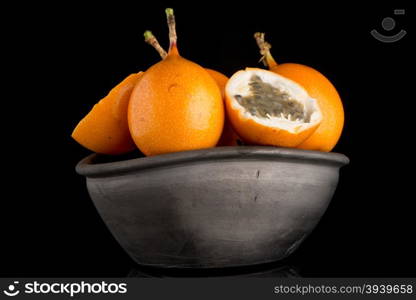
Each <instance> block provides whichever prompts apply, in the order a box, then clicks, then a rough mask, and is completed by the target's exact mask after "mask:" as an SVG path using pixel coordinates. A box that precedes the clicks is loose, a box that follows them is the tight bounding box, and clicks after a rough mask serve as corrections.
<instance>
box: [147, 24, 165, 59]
mask: <svg viewBox="0 0 416 300" xmlns="http://www.w3.org/2000/svg"><path fill="white" fill-rule="evenodd" d="M144 40H145V42H146V43H148V44H149V45H150V46H152V47H153V48H155V49H156V51H157V52H158V53H159V55H160V57H161V58H162V59H164V58H165V57H166V56H167V55H168V54H167V53H166V51H165V49H163V48H162V46H160V44H159V41H158V40H157V39H156V37H155V36H154V35H153V33H152V32H151V31H150V30H146V31H145V32H144Z"/></svg>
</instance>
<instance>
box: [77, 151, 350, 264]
mask: <svg viewBox="0 0 416 300" xmlns="http://www.w3.org/2000/svg"><path fill="white" fill-rule="evenodd" d="M100 160H101V158H100V156H99V155H96V154H93V155H90V156H88V157H86V158H85V159H83V160H82V161H80V162H79V163H78V165H77V167H76V170H77V172H78V173H79V174H81V175H84V176H85V177H86V178H87V187H88V191H89V194H90V196H91V198H92V200H93V201H94V203H95V206H96V207H97V210H98V212H99V213H100V215H101V217H102V218H103V220H104V222H105V223H106V224H107V226H108V228H109V229H110V231H111V232H112V234H113V235H114V237H115V238H116V239H117V240H118V242H119V243H120V245H121V246H122V247H123V248H124V249H125V250H126V251H127V253H128V254H129V255H130V256H131V257H132V258H133V259H134V260H135V261H136V262H137V263H139V264H144V265H152V266H159V267H182V268H183V267H197V268H221V267H231V266H247V265H253V264H261V263H267V262H271V261H277V260H280V259H283V258H285V257H286V256H288V255H289V254H290V253H292V252H293V251H294V250H295V249H296V248H297V247H298V246H299V245H300V243H301V242H302V241H303V239H304V238H305V237H306V236H307V235H308V234H309V233H310V232H311V231H312V230H313V229H314V227H315V226H316V225H317V223H318V221H319V219H320V218H321V217H322V215H323V214H324V212H325V210H326V208H327V206H328V204H329V202H330V200H331V198H332V195H333V194H334V191H335V189H336V186H337V183H338V174H339V169H340V167H341V166H343V165H345V164H347V163H348V158H347V157H346V156H344V155H342V154H337V153H324V152H316V151H305V150H297V149H286V148H275V147H254V146H247V147H220V148H212V149H205V150H197V151H186V152H179V153H172V154H165V155H159V156H153V157H142V158H136V159H129V160H124V161H118V162H106V163H102V162H100Z"/></svg>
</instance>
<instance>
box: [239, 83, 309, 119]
mask: <svg viewBox="0 0 416 300" xmlns="http://www.w3.org/2000/svg"><path fill="white" fill-rule="evenodd" d="M249 86H250V92H251V95H249V96H244V97H243V96H241V95H235V96H234V97H235V99H236V100H237V101H238V103H239V104H240V105H241V106H243V107H244V108H245V109H246V110H247V111H248V112H249V113H250V114H251V115H252V116H255V117H260V118H267V119H269V118H270V117H279V118H284V119H287V120H289V121H297V122H303V123H309V122H310V116H308V115H307V114H305V111H304V109H303V106H302V104H300V103H299V102H298V101H297V100H295V99H293V98H292V97H291V96H290V95H289V94H288V93H286V92H284V91H281V90H280V89H278V88H276V87H274V86H272V85H271V84H269V83H266V82H263V81H262V80H261V78H260V77H259V76H257V75H253V76H251V78H250V82H249Z"/></svg>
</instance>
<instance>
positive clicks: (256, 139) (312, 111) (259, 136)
mask: <svg viewBox="0 0 416 300" xmlns="http://www.w3.org/2000/svg"><path fill="white" fill-rule="evenodd" d="M225 94H226V101H225V103H226V109H227V113H228V117H229V119H230V121H231V124H232V126H233V128H234V129H235V131H236V132H237V134H238V135H239V136H240V137H241V138H242V139H243V140H244V141H245V142H247V143H249V144H258V145H272V146H281V147H296V146H297V145H299V144H300V143H302V142H303V141H304V140H306V139H307V138H308V137H309V136H310V135H311V134H312V133H313V132H314V131H315V130H316V129H317V128H318V126H319V124H320V123H321V120H322V113H321V110H320V108H319V106H318V103H317V101H316V100H315V99H314V98H312V97H310V96H309V95H308V93H307V92H306V90H305V89H304V88H303V87H302V86H300V85H299V84H297V83H296V82H294V81H292V80H290V79H288V78H286V77H283V76H281V75H278V74H276V73H273V72H270V71H266V70H263V69H256V68H247V69H245V70H242V71H238V72H237V73H235V74H234V75H233V76H232V77H231V78H230V80H229V81H228V83H227V85H226V88H225Z"/></svg>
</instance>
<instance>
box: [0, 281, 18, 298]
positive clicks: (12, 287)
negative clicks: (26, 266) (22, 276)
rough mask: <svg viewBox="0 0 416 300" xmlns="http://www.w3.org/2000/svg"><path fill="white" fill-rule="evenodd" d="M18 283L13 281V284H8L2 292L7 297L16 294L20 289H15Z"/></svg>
mask: <svg viewBox="0 0 416 300" xmlns="http://www.w3.org/2000/svg"><path fill="white" fill-rule="evenodd" d="M18 284H19V281H14V282H13V284H10V285H9V286H8V287H7V290H4V291H3V293H4V294H5V295H7V296H9V297H14V296H17V295H18V294H19V293H20V291H19V290H17V289H16V286H17V285H18Z"/></svg>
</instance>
